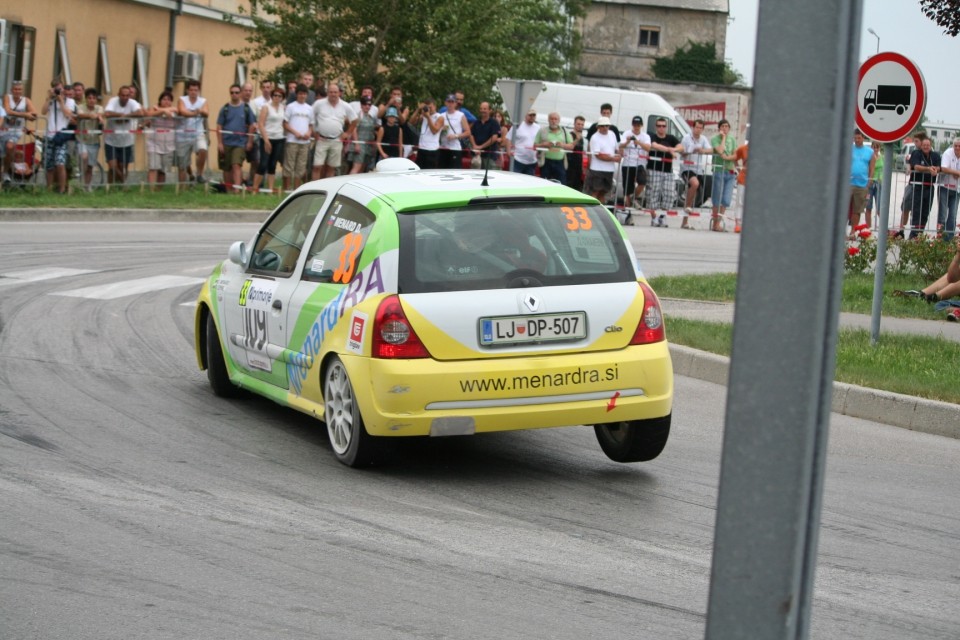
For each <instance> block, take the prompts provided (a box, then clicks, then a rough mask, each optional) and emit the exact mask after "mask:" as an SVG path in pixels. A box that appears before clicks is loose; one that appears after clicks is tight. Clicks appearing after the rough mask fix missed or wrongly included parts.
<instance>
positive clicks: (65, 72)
mask: <svg viewBox="0 0 960 640" xmlns="http://www.w3.org/2000/svg"><path fill="white" fill-rule="evenodd" d="M53 77H54V79H56V80H60V81H61V82H63V83H64V84H71V83H72V82H73V74H71V73H70V54H69V53H68V51H67V32H66V31H57V44H56V51H55V52H54V54H53Z"/></svg>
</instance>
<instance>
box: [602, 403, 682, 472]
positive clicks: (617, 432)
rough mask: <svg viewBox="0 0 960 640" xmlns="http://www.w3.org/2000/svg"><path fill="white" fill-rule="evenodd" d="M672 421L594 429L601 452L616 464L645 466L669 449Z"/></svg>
mask: <svg viewBox="0 0 960 640" xmlns="http://www.w3.org/2000/svg"><path fill="white" fill-rule="evenodd" d="M670 418H671V414H667V415H665V416H664V417H662V418H652V419H650V420H629V421H626V422H611V423H608V424H598V425H594V427H593V431H594V433H595V434H596V436H597V442H599V443H600V448H601V449H603V452H604V453H605V454H607V457H608V458H610V459H611V460H613V461H615V462H645V461H647V460H653V459H654V458H656V457H657V456H658V455H660V452H662V451H663V448H664V447H665V446H666V445H667V438H668V437H669V436H670Z"/></svg>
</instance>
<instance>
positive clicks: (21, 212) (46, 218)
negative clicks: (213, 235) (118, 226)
mask: <svg viewBox="0 0 960 640" xmlns="http://www.w3.org/2000/svg"><path fill="white" fill-rule="evenodd" d="M269 212H270V209H269V208H268V209H263V210H262V211H261V210H258V209H239V210H237V209H203V210H194V209H183V210H179V209H0V222H239V223H247V222H249V223H257V224H259V223H261V222H263V220H264V219H265V218H266V216H267V214H268V213H269Z"/></svg>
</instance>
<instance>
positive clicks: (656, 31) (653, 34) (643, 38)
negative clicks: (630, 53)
mask: <svg viewBox="0 0 960 640" xmlns="http://www.w3.org/2000/svg"><path fill="white" fill-rule="evenodd" d="M639 46H641V47H659V46H660V27H640V41H639Z"/></svg>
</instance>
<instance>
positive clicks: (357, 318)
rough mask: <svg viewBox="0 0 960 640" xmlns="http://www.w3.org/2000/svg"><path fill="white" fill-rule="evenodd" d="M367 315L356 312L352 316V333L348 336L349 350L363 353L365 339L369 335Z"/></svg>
mask: <svg viewBox="0 0 960 640" xmlns="http://www.w3.org/2000/svg"><path fill="white" fill-rule="evenodd" d="M367 320H368V318H367V314H365V313H361V312H359V311H354V312H353V314H352V315H351V316H350V332H349V334H348V335H347V350H348V351H353V352H354V353H359V354H362V353H363V339H364V337H365V336H366V333H367Z"/></svg>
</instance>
